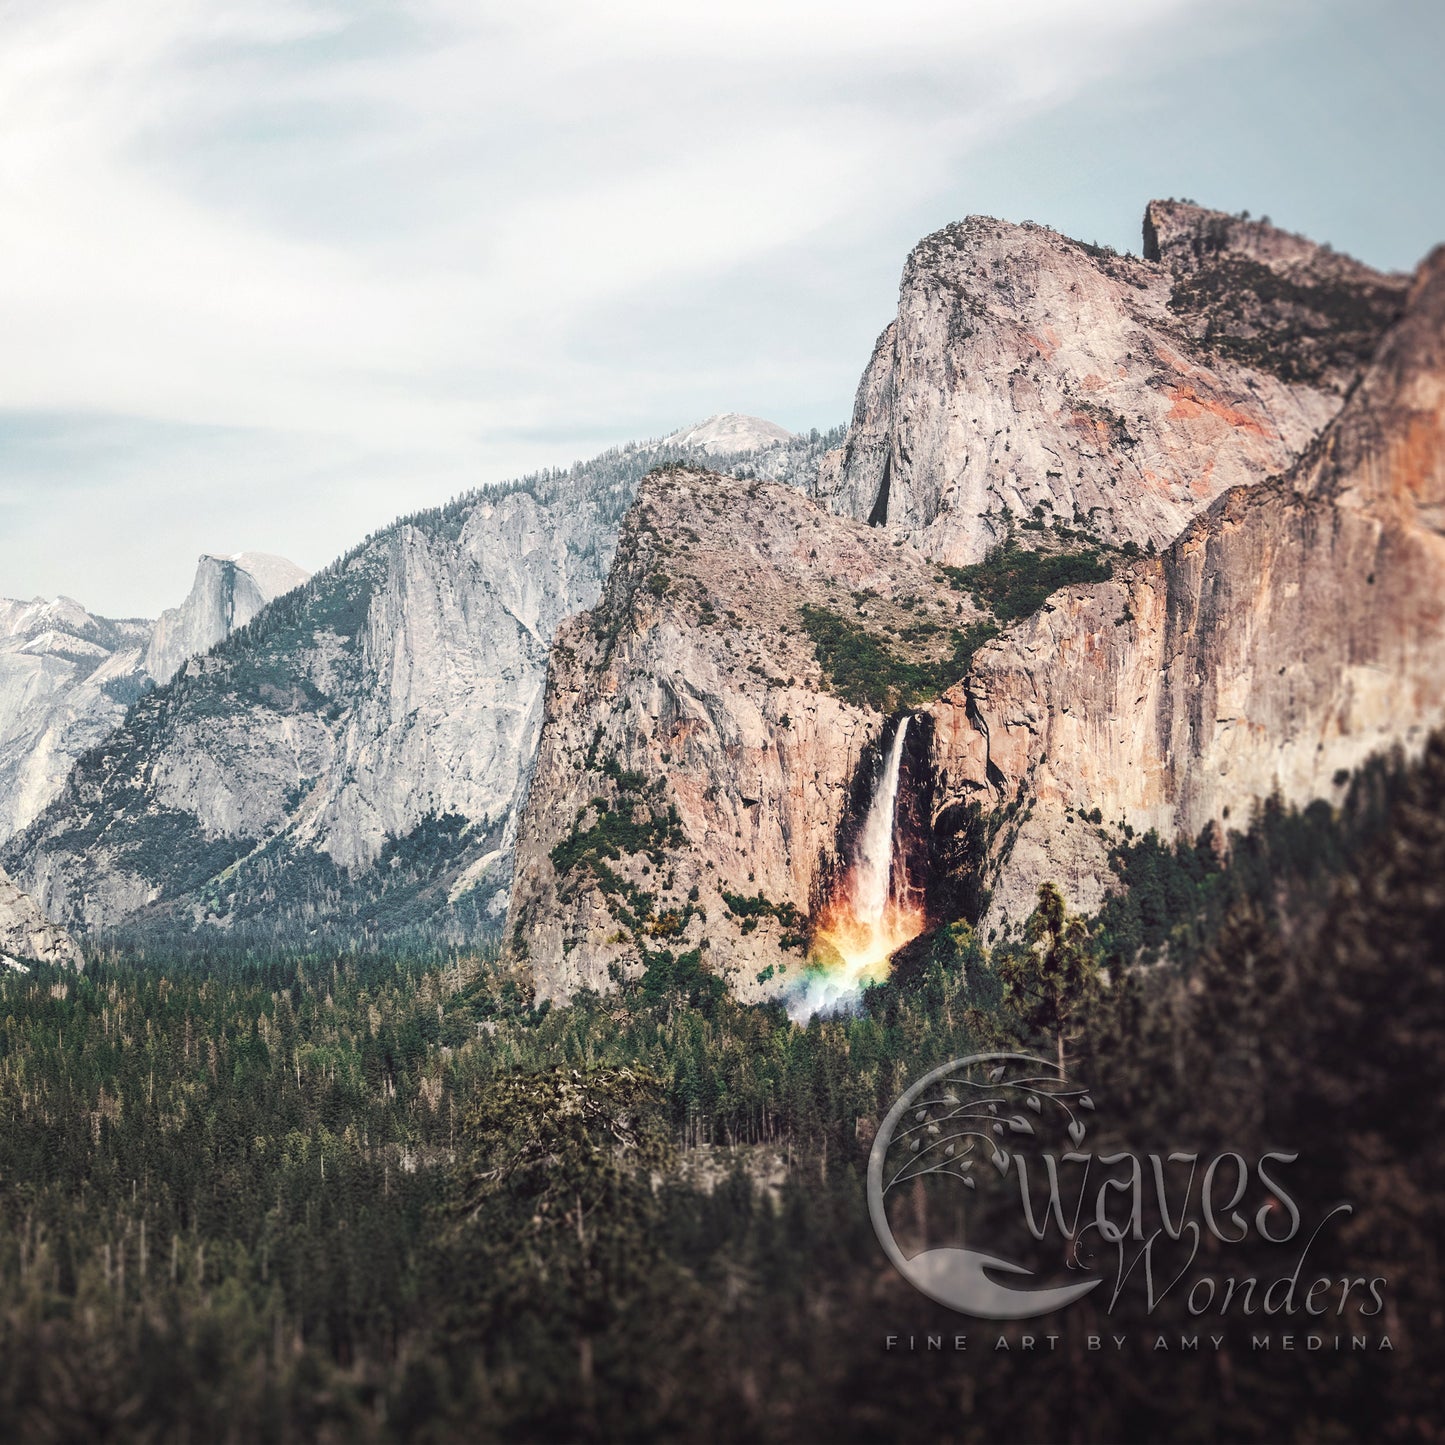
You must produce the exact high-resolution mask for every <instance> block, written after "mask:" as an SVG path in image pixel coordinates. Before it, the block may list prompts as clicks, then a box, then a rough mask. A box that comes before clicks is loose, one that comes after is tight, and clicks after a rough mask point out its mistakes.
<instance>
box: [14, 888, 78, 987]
mask: <svg viewBox="0 0 1445 1445" xmlns="http://www.w3.org/2000/svg"><path fill="white" fill-rule="evenodd" d="M0 959H3V960H6V961H13V962H15V963H32V962H33V963H60V964H69V965H70V966H71V967H72V968H84V967H85V959H84V957H83V956H82V954H81V952H80V947H79V945H78V944H77V943H76V941H75V940H74V939H73V938H72V937H71V936H70V935H69V934H68V933H67V932H66V931H65V930H64V929H63V928H57V927H56V926H55V924H53V923H51V922H50V920H49V919H48V918H46V916H45V915H44V914H43V913H42V912H41V911H40V909H39V908H38V907H37V906H36V904H35V902H34V900H33V899H30V898H28V897H26V895H25V894H24V893H22V892H21V891H20V890H19V889H18V888H17V887H16V886H15V884H14V883H13V882H11V880H10V879H9V878H8V877H7V876H6V875H5V873H4V872H3V871H0Z"/></svg>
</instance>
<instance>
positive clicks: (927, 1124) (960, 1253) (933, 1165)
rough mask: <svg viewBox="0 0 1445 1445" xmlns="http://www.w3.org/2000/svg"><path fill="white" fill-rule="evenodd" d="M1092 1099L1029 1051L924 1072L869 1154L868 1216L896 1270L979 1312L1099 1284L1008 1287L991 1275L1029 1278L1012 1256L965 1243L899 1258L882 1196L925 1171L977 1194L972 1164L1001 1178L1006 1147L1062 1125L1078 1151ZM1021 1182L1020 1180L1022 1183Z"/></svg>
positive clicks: (1053, 1299)
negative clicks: (984, 1166)
mask: <svg viewBox="0 0 1445 1445" xmlns="http://www.w3.org/2000/svg"><path fill="white" fill-rule="evenodd" d="M1093 1107H1094V1101H1093V1099H1092V1098H1091V1097H1090V1096H1089V1092H1088V1090H1087V1089H1085V1088H1082V1087H1076V1086H1070V1084H1069V1083H1068V1081H1067V1080H1065V1079H1064V1078H1063V1077H1062V1076H1061V1075H1060V1074H1059V1073H1058V1072H1057V1068H1056V1066H1055V1065H1054V1064H1051V1063H1049V1062H1048V1061H1046V1060H1044V1059H1039V1058H1034V1057H1033V1056H1032V1055H1028V1054H1010V1053H995V1054H972V1055H969V1056H968V1057H967V1058H962V1059H954V1060H952V1061H951V1062H950V1063H947V1064H944V1065H943V1066H942V1067H941V1068H937V1069H934V1070H933V1071H932V1072H931V1073H929V1074H926V1075H925V1076H924V1077H923V1078H922V1079H920V1080H919V1081H918V1082H917V1083H916V1084H914V1085H913V1086H912V1087H911V1088H909V1089H908V1090H907V1091H906V1092H905V1093H904V1094H903V1095H902V1096H901V1097H900V1098H899V1099H898V1101H897V1103H895V1104H894V1106H893V1108H892V1109H891V1110H890V1111H889V1113H888V1116H887V1118H886V1119H884V1121H883V1124H882V1127H881V1128H880V1129H879V1130H878V1135H877V1138H876V1139H875V1140H874V1141H873V1150H872V1153H871V1154H870V1155H869V1159H868V1213H869V1216H870V1218H871V1219H872V1222H873V1229H874V1232H875V1233H876V1234H877V1236H878V1242H879V1243H880V1244H881V1245H882V1246H883V1250H884V1253H885V1254H887V1256H888V1258H889V1259H890V1260H891V1261H892V1262H893V1265H894V1267H895V1268H896V1269H897V1270H898V1272H899V1273H900V1274H901V1275H902V1276H903V1277H904V1278H905V1279H906V1280H908V1282H909V1283H910V1284H912V1285H913V1286H914V1288H915V1289H918V1290H919V1291H921V1292H922V1293H923V1294H925V1295H927V1296H928V1297H929V1298H930V1299H933V1300H936V1301H937V1302H938V1303H939V1304H942V1305H947V1306H948V1307H949V1308H950V1309H955V1310H958V1311H960V1312H961V1313H963V1314H970V1315H976V1316H978V1317H979V1318H981V1319H995V1320H1013V1319H1029V1318H1032V1317H1034V1316H1036V1315H1043V1314H1049V1313H1051V1312H1052V1311H1054V1310H1058V1309H1062V1308H1063V1307H1064V1306H1065V1305H1069V1304H1072V1303H1073V1302H1074V1301H1075V1300H1076V1299H1079V1298H1081V1297H1082V1296H1083V1295H1086V1294H1088V1292H1089V1291H1090V1290H1092V1289H1094V1288H1095V1287H1096V1286H1097V1285H1099V1284H1101V1283H1102V1280H1101V1279H1099V1278H1098V1277H1095V1278H1092V1279H1088V1280H1082V1281H1079V1282H1078V1283H1075V1284H1069V1285H1061V1286H1056V1287H1052V1288H1050V1287H1044V1288H1033V1289H1013V1288H1011V1287H1010V1286H1009V1285H1007V1284H1004V1283H1001V1282H999V1281H996V1280H994V1279H993V1278H991V1277H990V1275H989V1273H986V1271H992V1272H993V1273H995V1274H1007V1275H1014V1276H1018V1275H1023V1276H1025V1277H1032V1274H1033V1271H1031V1270H1029V1269H1026V1268H1025V1267H1024V1266H1022V1265H1019V1264H1015V1263H1013V1262H1012V1261H1010V1260H1007V1259H1003V1258H1000V1257H999V1256H997V1255H994V1254H987V1253H984V1252H982V1251H980V1250H975V1249H967V1248H963V1247H961V1246H946V1247H942V1248H935V1249H925V1250H923V1251H922V1252H920V1253H918V1254H915V1255H913V1256H911V1257H909V1256H906V1255H904V1253H903V1251H902V1249H901V1248H900V1247H899V1245H898V1241H897V1240H896V1239H895V1237H894V1234H893V1229H892V1226H891V1225H890V1223H889V1221H888V1213H887V1207H886V1206H887V1196H888V1195H889V1194H890V1193H891V1192H892V1191H894V1190H896V1189H898V1188H900V1187H901V1186H902V1185H905V1184H909V1183H912V1182H914V1181H921V1180H923V1179H925V1178H933V1179H951V1180H956V1181H957V1182H959V1183H960V1184H962V1185H963V1187H964V1188H966V1189H968V1190H970V1191H973V1190H976V1189H977V1187H978V1184H977V1175H976V1173H975V1165H977V1164H979V1163H981V1162H983V1161H985V1160H986V1161H987V1162H988V1163H989V1164H991V1165H992V1166H993V1168H994V1169H995V1170H997V1171H998V1174H999V1177H1000V1178H1003V1177H1005V1176H1007V1175H1008V1173H1009V1170H1010V1167H1011V1165H1012V1163H1013V1154H1012V1153H1011V1152H1010V1148H1009V1145H1010V1144H1013V1145H1014V1147H1015V1148H1017V1147H1018V1144H1019V1142H1020V1141H1026V1140H1028V1139H1033V1138H1037V1137H1039V1136H1040V1135H1041V1134H1042V1133H1044V1132H1046V1131H1047V1127H1048V1125H1049V1124H1050V1123H1051V1122H1053V1123H1062V1122H1063V1121H1064V1120H1066V1121H1067V1123H1066V1124H1064V1126H1063V1132H1064V1133H1065V1134H1066V1135H1067V1137H1068V1139H1069V1140H1070V1142H1071V1144H1072V1145H1073V1147H1074V1148H1075V1149H1077V1148H1078V1147H1079V1145H1080V1144H1082V1143H1083V1141H1084V1137H1085V1134H1086V1133H1087V1126H1086V1125H1085V1123H1084V1122H1083V1119H1082V1117H1081V1115H1082V1114H1084V1113H1087V1112H1088V1111H1091V1110H1092V1109H1093ZM1022 1185H1023V1181H1022V1180H1020V1186H1021V1187H1022Z"/></svg>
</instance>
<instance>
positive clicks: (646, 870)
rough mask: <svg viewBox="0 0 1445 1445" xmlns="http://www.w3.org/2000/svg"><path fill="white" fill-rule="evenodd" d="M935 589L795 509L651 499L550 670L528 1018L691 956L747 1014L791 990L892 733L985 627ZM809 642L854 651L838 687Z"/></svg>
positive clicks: (679, 484) (653, 488)
mask: <svg viewBox="0 0 1445 1445" xmlns="http://www.w3.org/2000/svg"><path fill="white" fill-rule="evenodd" d="M942 583H943V579H942V578H941V576H940V575H939V573H938V571H937V569H936V568H934V567H933V566H931V565H930V564H929V563H928V562H927V561H926V559H924V558H923V557H921V556H920V555H919V554H918V553H917V552H915V551H914V550H913V549H912V548H909V547H905V546H901V545H899V544H897V543H895V542H894V541H893V540H892V539H890V538H889V537H887V536H885V535H884V534H882V533H881V532H879V531H877V530H876V529H872V528H869V527H867V526H864V525H861V524H859V523H857V522H854V521H852V520H850V519H848V518H842V517H835V516H832V515H831V514H829V513H827V512H825V511H823V510H822V509H820V508H818V507H816V506H814V505H813V504H812V503H810V502H809V500H808V499H807V498H806V497H804V496H802V495H801V494H800V493H798V492H797V491H796V490H794V489H791V488H787V487H782V486H778V485H774V484H768V483H764V482H756V481H755V482H744V481H738V480H736V479H733V478H728V477H722V476H718V475H717V474H715V473H711V472H704V471H698V470H668V471H662V472H656V473H654V474H653V475H651V476H649V477H648V478H647V479H646V481H645V482H644V483H643V487H642V490H641V491H640V493H639V495H638V498H637V502H636V504H635V505H634V507H633V509H632V511H631V512H630V513H629V515H628V518H627V521H626V523H625V525H624V527H623V531H622V538H621V541H620V543H619V546H618V550H617V557H616V561H615V562H614V564H613V568H612V572H611V575H610V576H609V578H608V582H607V588H606V591H605V592H604V594H603V596H602V598H601V600H600V601H599V603H598V605H597V606H596V607H595V608H594V609H593V610H592V611H590V612H588V613H584V614H583V615H581V616H579V617H576V618H574V619H572V620H571V621H570V622H568V623H567V624H565V625H564V626H563V628H562V629H561V631H560V632H559V633H558V636H557V643H556V647H555V648H554V651H553V657H552V665H551V669H550V672H549V676H548V683H547V691H546V700H545V706H544V715H543V723H542V732H541V742H540V747H539V751H538V756H537V762H536V767H535V769H534V773H533V781H532V787H531V792H530V795H529V797H528V801H527V805H526V808H525V809H524V811H523V814H522V819H521V823H520V826H519V833H518V841H517V865H516V869H517V873H516V885H515V887H514V889H513V896H512V905H511V913H510V918H509V923H508V935H507V937H508V942H509V947H510V949H511V952H512V955H513V957H514V958H515V959H517V960H519V961H521V960H526V961H528V962H529V963H530V966H531V969H532V974H533V978H534V980H535V983H536V989H537V993H538V995H539V997H542V998H564V997H566V996H567V995H569V994H571V993H573V992H574V991H575V990H576V989H578V988H594V989H604V990H605V989H607V988H608V987H610V986H611V982H612V979H613V976H614V974H616V975H617V976H619V977H622V976H629V977H630V976H636V975H639V974H642V973H644V972H645V971H647V970H648V969H649V968H650V967H654V966H659V967H661V968H663V969H664V970H666V969H671V968H675V967H676V966H677V964H678V960H679V959H683V960H685V963H684V966H685V967H690V968H696V967H698V966H699V965H701V964H702V962H703V959H702V957H701V956H700V952H699V951H702V952H705V953H706V966H707V968H708V969H709V970H710V971H711V972H712V973H713V974H714V975H715V976H717V977H720V978H723V979H724V980H725V981H726V982H727V984H728V986H729V988H730V989H731V990H732V991H733V992H734V993H736V994H737V995H738V996H739V997H742V998H757V997H761V996H765V995H769V994H776V993H779V992H781V991H783V990H784V989H786V988H787V987H788V985H789V983H790V981H791V980H790V978H789V969H790V966H791V968H792V974H793V977H796V974H797V973H798V972H799V971H800V969H801V962H802V955H803V943H804V939H803V929H804V919H805V918H806V915H807V914H808V913H809V909H810V907H811V905H812V903H813V902H815V901H816V898H817V893H818V885H819V882H820V880H821V878H822V877H823V876H824V874H825V873H826V872H827V870H828V868H829V865H830V861H831V860H832V857H833V855H834V853H835V850H836V846H837V839H838V832H839V829H840V826H842V824H843V823H844V821H845V818H846V817H847V815H848V813H849V808H850V800H851V799H852V798H853V794H854V790H855V786H856V784H857V782H858V780H859V777H860V769H861V770H862V772H863V773H865V774H866V773H868V772H869V771H870V768H869V766H868V764H870V763H874V762H876V757H877V746H876V744H877V739H878V737H879V734H880V732H881V730H882V727H883V724H884V720H885V716H886V714H887V712H888V711H889V710H890V709H891V708H893V707H895V706H896V705H897V704H898V702H899V701H900V699H901V698H907V697H909V696H911V695H912V694H913V693H915V692H918V691H922V692H927V691H929V690H930V688H932V689H933V690H936V688H937V686H938V685H939V684H940V682H941V681H943V680H946V679H948V678H949V677H951V676H953V675H955V674H956V671H957V670H961V668H962V665H963V664H962V663H961V662H959V663H955V658H956V657H957V656H958V653H959V649H960V647H961V646H962V647H963V648H967V647H968V646H969V645H971V644H970V628H972V627H976V626H977V623H978V620H979V613H978V609H977V608H975V607H974V606H973V604H972V603H971V602H965V600H964V599H963V598H962V597H959V596H956V595H955V594H954V593H952V592H951V591H950V590H949V589H948V588H947V587H946V585H942V586H941V585H940V584H942ZM819 638H821V639H823V641H822V650H823V655H824V657H825V658H827V659H828V660H829V661H830V662H831V663H833V665H834V666H836V667H839V668H842V667H843V666H845V664H844V662H843V660H842V658H841V656H839V655H838V648H837V647H836V646H835V647H831V648H830V645H829V639H833V641H834V642H835V643H838V642H843V643H847V642H849V641H853V642H856V641H858V640H859V639H868V643H865V644H864V648H865V650H864V651H863V652H861V653H860V654H859V656H858V668H857V673H858V674H860V675H854V674H852V673H850V674H849V680H850V684H851V685H849V686H846V687H844V688H842V689H839V690H836V691H835V690H834V689H833V688H831V687H830V685H829V680H828V678H829V671H828V667H827V666H826V665H825V663H823V662H820V660H819V658H818V655H817V652H818V642H817V640H816V639H819ZM869 644H871V649H872V650H871V651H869V650H867V648H868V646H869ZM840 693H841V695H840ZM704 942H705V945H706V947H705V949H704V948H703V945H704Z"/></svg>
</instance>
